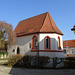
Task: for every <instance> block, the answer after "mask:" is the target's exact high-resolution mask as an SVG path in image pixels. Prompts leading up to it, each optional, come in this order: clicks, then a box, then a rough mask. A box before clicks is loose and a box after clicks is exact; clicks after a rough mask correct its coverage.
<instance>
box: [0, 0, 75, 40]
mask: <svg viewBox="0 0 75 75" xmlns="http://www.w3.org/2000/svg"><path fill="white" fill-rule="evenodd" d="M45 12H49V13H50V14H51V16H52V18H53V20H54V21H55V23H56V25H57V27H58V28H59V29H60V30H61V31H62V33H63V34H64V35H63V40H71V39H75V35H74V33H73V32H72V31H71V28H72V27H73V25H74V24H75V0H0V20H1V21H6V22H7V23H9V24H12V25H13V28H14V29H15V27H16V26H17V24H18V22H19V21H21V20H24V19H27V18H30V17H33V16H36V15H39V14H42V13H45Z"/></svg>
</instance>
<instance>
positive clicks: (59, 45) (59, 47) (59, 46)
mask: <svg viewBox="0 0 75 75" xmlns="http://www.w3.org/2000/svg"><path fill="white" fill-rule="evenodd" d="M58 49H61V41H60V37H59V36H58Z"/></svg>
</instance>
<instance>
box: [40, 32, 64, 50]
mask: <svg viewBox="0 0 75 75" xmlns="http://www.w3.org/2000/svg"><path fill="white" fill-rule="evenodd" d="M46 36H49V37H50V41H51V42H50V43H51V50H58V36H59V37H60V40H61V49H62V50H63V44H62V35H59V34H53V33H52V34H50V33H49V34H39V50H44V38H45V37H46Z"/></svg>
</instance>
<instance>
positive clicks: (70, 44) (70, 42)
mask: <svg viewBox="0 0 75 75" xmlns="http://www.w3.org/2000/svg"><path fill="white" fill-rule="evenodd" d="M63 47H64V48H66V47H75V40H66V41H63Z"/></svg>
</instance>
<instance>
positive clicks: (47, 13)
mask: <svg viewBox="0 0 75 75" xmlns="http://www.w3.org/2000/svg"><path fill="white" fill-rule="evenodd" d="M47 14H48V12H46V15H45V18H44V20H43V23H42V26H41V28H40V30H41V29H42V27H43V25H44V22H45V19H46V16H47Z"/></svg>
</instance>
